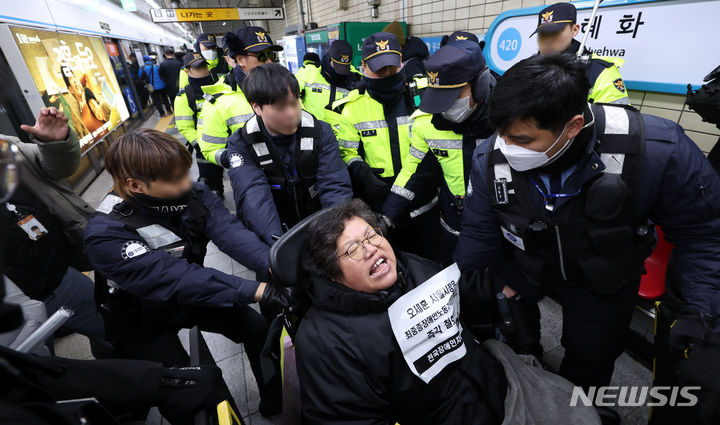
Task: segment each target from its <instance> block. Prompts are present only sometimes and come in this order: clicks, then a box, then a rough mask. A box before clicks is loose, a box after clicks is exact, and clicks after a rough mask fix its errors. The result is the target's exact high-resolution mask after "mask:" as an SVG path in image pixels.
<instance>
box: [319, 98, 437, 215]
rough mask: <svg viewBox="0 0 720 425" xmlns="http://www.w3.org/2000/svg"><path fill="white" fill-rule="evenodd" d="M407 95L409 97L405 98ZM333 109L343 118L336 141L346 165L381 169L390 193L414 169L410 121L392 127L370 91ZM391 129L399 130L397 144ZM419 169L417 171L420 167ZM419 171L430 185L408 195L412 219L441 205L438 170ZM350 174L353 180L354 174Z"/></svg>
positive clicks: (403, 118) (397, 121)
mask: <svg viewBox="0 0 720 425" xmlns="http://www.w3.org/2000/svg"><path fill="white" fill-rule="evenodd" d="M406 95H407V93H404V94H403V96H406ZM401 101H402V100H401ZM333 106H334V109H335V111H336V112H337V113H338V114H339V115H340V116H339V122H338V124H337V126H336V137H337V139H338V144H339V145H340V154H341V156H342V158H343V160H344V161H345V163H346V164H347V165H348V167H350V166H351V165H352V164H353V163H354V162H356V161H364V162H365V163H367V165H368V166H370V168H373V169H377V171H378V174H377V175H378V177H379V178H380V179H381V180H383V181H384V182H386V183H387V185H388V189H390V188H391V186H392V183H393V181H395V179H396V178H397V176H398V175H399V174H400V171H401V170H402V169H403V168H404V167H405V166H406V165H407V166H411V165H409V164H408V161H409V152H410V117H409V116H398V117H395V118H394V120H395V123H393V124H394V125H392V126H390V125H389V124H388V121H387V119H386V117H385V112H384V109H383V105H382V104H381V103H380V102H378V101H377V100H375V99H373V98H372V97H371V96H370V94H369V93H367V92H366V91H364V90H363V92H362V93H361V92H360V90H358V89H355V90H353V91H351V92H350V94H349V95H348V96H346V97H345V98H343V99H340V100H338V101H336V102H335V103H334V104H333ZM409 110H410V111H412V108H411V107H409ZM391 127H394V128H397V143H393V142H392V140H391V135H390V128H391ZM393 138H394V135H393ZM415 167H416V168H417V165H415ZM380 170H381V172H379V171H380ZM416 171H417V172H419V173H422V174H423V175H425V173H428V175H429V176H428V177H427V181H428V182H429V184H427V185H426V186H425V187H423V188H422V190H418V191H416V192H414V193H412V194H408V199H409V200H410V209H411V211H410V217H411V218H414V217H417V216H419V215H421V214H423V213H425V212H427V211H429V210H430V209H431V208H432V207H433V206H435V205H436V204H437V201H438V197H437V183H438V177H439V176H438V172H437V170H436V169H434V168H432V169H428V168H427V167H423V169H422V170H420V171H418V170H416ZM350 174H351V177H352V176H353V173H352V172H351V173H350ZM354 184H355V183H354ZM366 202H367V200H366Z"/></svg>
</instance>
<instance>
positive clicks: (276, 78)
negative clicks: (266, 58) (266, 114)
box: [242, 63, 300, 107]
mask: <svg viewBox="0 0 720 425" xmlns="http://www.w3.org/2000/svg"><path fill="white" fill-rule="evenodd" d="M242 91H243V93H244V94H245V97H246V98H247V100H248V102H250V103H257V104H258V105H259V106H260V107H263V106H265V105H272V104H274V103H276V102H279V101H282V100H284V99H285V98H286V97H287V95H288V91H290V93H291V94H292V95H293V96H295V98H296V99H298V98H300V87H299V85H298V81H297V79H296V78H295V76H294V75H292V73H291V72H290V71H288V69H287V68H285V67H284V66H282V65H280V64H277V63H266V64H264V65H260V66H256V67H255V68H253V69H252V70H251V71H250V73H249V74H248V75H247V77H245V79H244V80H243V83H242Z"/></svg>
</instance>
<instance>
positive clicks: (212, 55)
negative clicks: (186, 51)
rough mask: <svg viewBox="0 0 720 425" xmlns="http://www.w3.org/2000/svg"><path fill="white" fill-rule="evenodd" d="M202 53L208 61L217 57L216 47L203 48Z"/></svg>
mask: <svg viewBox="0 0 720 425" xmlns="http://www.w3.org/2000/svg"><path fill="white" fill-rule="evenodd" d="M200 54H201V55H202V57H204V58H205V60H208V61H212V60H215V59H217V52H216V51H215V49H210V50H203V51H202V52H200Z"/></svg>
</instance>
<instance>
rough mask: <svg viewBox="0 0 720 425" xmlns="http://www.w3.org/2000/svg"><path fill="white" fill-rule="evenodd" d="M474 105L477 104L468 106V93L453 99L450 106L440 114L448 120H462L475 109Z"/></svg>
mask: <svg viewBox="0 0 720 425" xmlns="http://www.w3.org/2000/svg"><path fill="white" fill-rule="evenodd" d="M476 107H477V105H475V106H473V107H472V108H471V107H470V95H468V96H467V97H461V98H460V99H457V100H455V102H453V104H452V106H450V107H449V108H448V110H447V111H445V112H443V113H442V116H443V118H445V119H446V120H448V121H450V122H454V123H459V122H463V121H465V120H466V119H467V118H468V117H469V116H470V115H471V114H472V113H473V112H474V111H475V108H476Z"/></svg>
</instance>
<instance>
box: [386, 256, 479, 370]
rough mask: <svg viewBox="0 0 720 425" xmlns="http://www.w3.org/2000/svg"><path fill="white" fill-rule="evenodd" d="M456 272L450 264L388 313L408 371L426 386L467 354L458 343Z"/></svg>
mask: <svg viewBox="0 0 720 425" xmlns="http://www.w3.org/2000/svg"><path fill="white" fill-rule="evenodd" d="M459 279H460V269H459V268H458V266H457V264H452V265H451V266H449V267H448V268H446V269H445V270H442V271H441V272H440V273H438V274H436V275H435V276H433V277H432V278H430V279H428V280H427V281H426V282H424V283H423V284H422V285H420V286H418V287H417V288H415V289H413V290H412V291H410V292H408V293H407V294H405V295H403V296H402V297H400V298H399V299H398V300H397V301H395V302H394V303H393V304H392V305H391V306H390V308H389V309H388V315H389V316H390V324H391V325H392V330H393V334H394V335H395V339H396V340H397V342H398V345H399V346H400V349H401V350H402V353H403V356H404V357H405V361H406V362H407V364H408V366H409V367H410V370H411V371H412V372H413V373H414V374H415V375H417V376H418V377H419V378H420V379H422V380H423V381H425V382H426V383H427V382H430V380H431V379H433V378H434V377H435V376H437V375H438V374H439V373H440V372H441V371H442V370H443V369H444V368H445V366H447V365H449V364H450V363H452V362H454V361H456V360H459V359H461V358H463V357H464V356H465V353H466V352H467V350H466V348H465V343H464V342H463V339H462V335H461V333H462V326H461V325H460V322H459V321H458V318H459V316H460V293H459V292H458V281H459Z"/></svg>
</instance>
